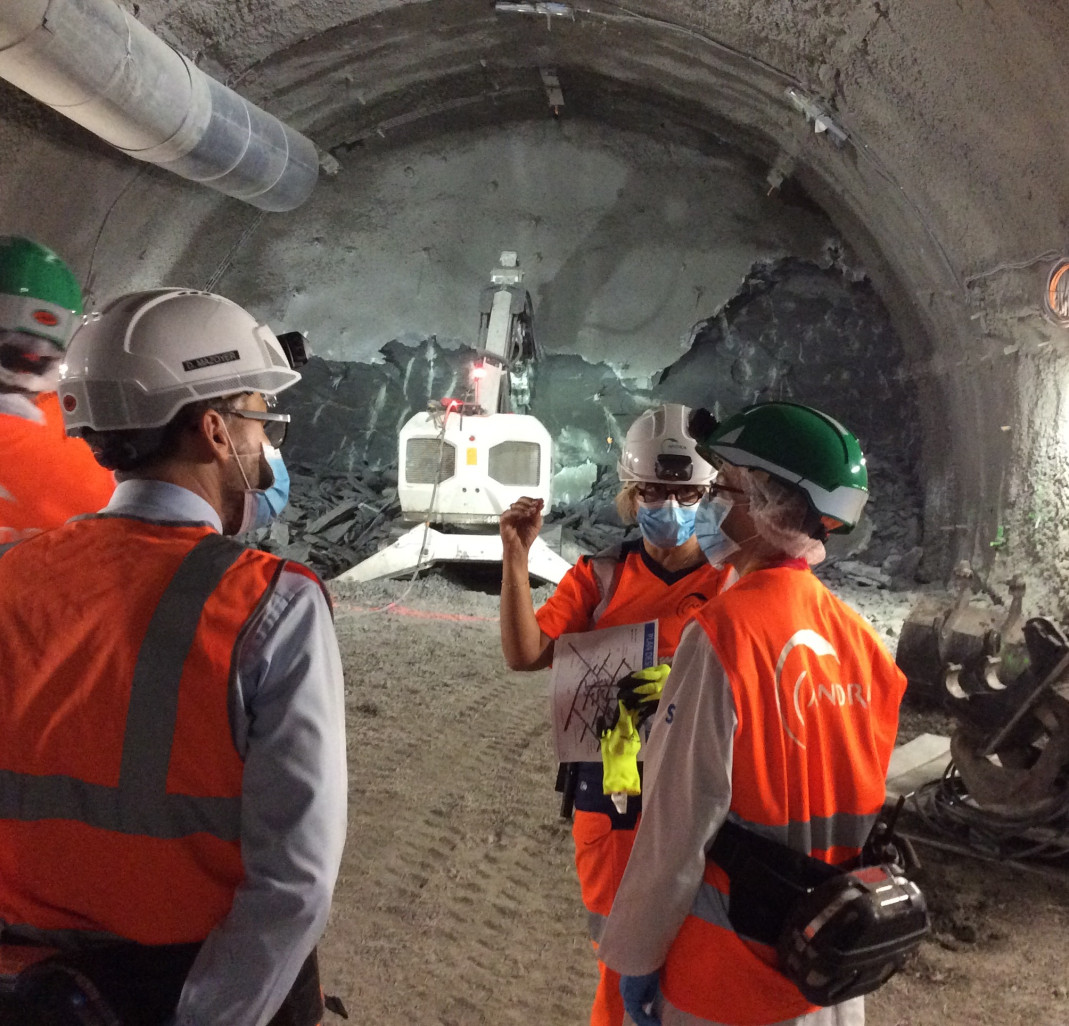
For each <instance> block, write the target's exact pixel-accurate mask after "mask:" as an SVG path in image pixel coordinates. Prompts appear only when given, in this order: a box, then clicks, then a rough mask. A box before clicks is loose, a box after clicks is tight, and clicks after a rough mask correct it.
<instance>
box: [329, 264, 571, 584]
mask: <svg viewBox="0 0 1069 1026" xmlns="http://www.w3.org/2000/svg"><path fill="white" fill-rule="evenodd" d="M490 282H491V284H490V286H489V287H487V288H485V289H483V293H482V300H481V303H480V321H479V345H478V348H477V355H476V358H475V360H474V361H473V363H472V367H471V382H470V394H469V395H467V396H464V397H459V398H447V399H441V400H439V401H438V402H435V403H433V404H432V405H431V406H430V407H429V409H427V410H426V411H424V412H422V413H417V414H416V415H415V416H413V417H412V418H410V419H409V421H408V422H407V423H406V424H405V426H404V427H403V428H402V429H401V434H400V438H399V456H398V464H399V466H398V477H397V494H398V498H399V500H400V502H401V514H402V519H403V520H404V521H405V522H406V523H415V524H416V526H415V527H412V528H411V529H410V530H409V531H407V532H406V533H405V534H403V535H402V536H401V537H400V538H398V539H397V540H396V541H395V542H394V543H393V544H392V545H389V546H387V547H386V548H384V549H381V550H380V551H379V552H376V553H375V555H373V556H370V557H369V558H368V559H365V560H364V561H363V562H362V563H358V564H357V565H356V566H354V567H352V568H351V569H349V570H346V571H345V572H344V573H342V574H339V575H338V577H337V578H335V579H336V580H338V581H370V580H374V579H376V578H379V577H399V576H402V575H404V574H406V573H409V572H413V571H416V570H418V569H419V568H422V567H426V566H430V565H431V564H433V563H438V562H481V563H494V562H498V563H499V562H501V557H502V550H501V537H500V535H499V534H498V531H497V522H498V518H499V517H500V515H501V513H502V512H503V511H504V510H505V509H507V508H508V507H509V506H510V505H511V504H512V503H513V502H515V501H516V499H518V498H520V497H521V496H524V495H527V496H531V497H532V498H540V499H542V500H543V502H544V503H545V509H546V510H547V511H548V510H549V508H550V507H551V505H552V498H553V497H552V493H551V480H552V475H553V442H552V439H551V438H550V435H549V432H548V431H547V430H546V429H545V427H543V425H542V423H541V422H540V421H539V420H537V419H536V418H535V417H532V416H530V415H529V414H527V413H525V412H522V411H524V410H526V408H527V406H528V404H529V401H530V379H529V375H530V369H531V365H532V363H533V362H534V361H535V360H537V359H538V357H539V355H540V350H539V348H538V345H537V343H536V342H535V337H534V328H533V321H534V310H533V306H532V303H531V296H530V294H529V293H528V292H527V290H526V289H525V288H524V287H523V284H522V282H523V272H522V271H521V270H520V267H519V262H518V260H517V259H516V254H515V253H512V252H504V253H502V254H501V262H500V266H499V267H498V268H497V269H496V270H495V271H494V272H493V273H492V274H491V276H490ZM514 410H517V411H519V412H513V411H514ZM570 566H571V564H570V563H569V562H568V561H567V560H566V559H565V558H564V557H563V556H561V555H560V554H559V553H558V552H556V551H555V550H554V549H552V548H551V547H550V546H549V545H548V544H547V543H546V541H545V539H544V538H538V539H537V540H536V541H535V544H534V545H533V546H532V547H531V553H530V559H529V567H530V571H531V573H532V574H533V575H534V576H535V577H539V578H541V579H543V580H546V581H550V582H552V583H554V584H556V583H557V582H558V581H560V579H561V577H563V576H564V574H565V572H566V571H567V570H568V568H569V567H570Z"/></svg>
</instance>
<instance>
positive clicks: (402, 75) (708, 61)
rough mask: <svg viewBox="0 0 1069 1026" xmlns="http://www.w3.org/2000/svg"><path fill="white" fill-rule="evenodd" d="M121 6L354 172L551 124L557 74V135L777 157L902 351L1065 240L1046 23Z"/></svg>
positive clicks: (726, 9) (1058, 68)
mask: <svg viewBox="0 0 1069 1026" xmlns="http://www.w3.org/2000/svg"><path fill="white" fill-rule="evenodd" d="M132 6H133V7H134V8H136V9H137V12H138V16H139V17H140V19H141V20H142V21H143V22H144V23H145V24H147V25H148V26H150V27H152V28H153V29H154V30H155V31H156V32H158V33H159V34H160V35H162V36H163V37H164V38H165V39H168V40H170V41H171V42H173V43H174V44H175V45H176V46H178V47H179V48H180V49H182V50H183V52H185V53H188V54H192V55H194V56H195V58H196V59H197V61H198V63H199V64H200V66H201V67H202V68H204V70H206V71H208V72H209V73H212V74H215V75H216V76H217V77H219V78H220V79H221V80H223V81H225V82H227V83H228V84H231V85H233V86H235V87H236V88H238V89H240V90H241V91H242V92H243V93H245V94H246V95H249V96H250V97H251V98H252V99H254V100H257V101H258V102H261V103H263V104H264V105H265V106H267V107H268V109H270V110H272V112H274V113H276V114H278V115H280V116H282V117H283V118H285V119H287V120H288V121H290V122H291V123H292V124H294V126H295V127H297V128H299V129H301V130H302V131H304V132H306V133H307V134H308V135H309V136H310V137H311V138H313V140H314V141H315V142H316V143H317V144H318V145H319V146H320V147H321V148H322V149H323V150H324V151H328V152H330V153H332V154H333V155H334V156H336V157H337V159H339V160H342V161H344V160H345V159H346V157H347V155H348V154H351V153H352V151H353V149H354V148H358V147H366V146H382V145H386V146H388V145H393V144H397V143H399V142H402V141H406V140H410V139H411V138H413V136H419V135H427V134H432V135H433V134H438V133H443V132H446V131H449V130H452V129H455V128H458V127H469V126H472V125H478V124H487V123H489V124H505V123H507V122H508V121H510V120H513V119H516V118H530V117H539V116H547V112H548V106H549V104H548V97H547V92H546V88H545V85H544V83H543V81H542V77H541V75H540V69H553V70H554V71H555V72H556V74H557V75H558V78H559V81H560V84H561V89H562V92H563V97H564V105H563V108H562V110H561V116H562V117H575V116H587V117H593V118H597V119H600V120H604V121H607V122H611V123H614V124H617V125H620V126H621V127H626V128H628V129H631V130H639V131H643V132H647V133H649V134H650V135H652V136H654V137H659V136H663V137H664V138H665V139H673V138H678V137H680V136H682V137H684V138H686V139H687V140H688V142H690V143H691V144H697V145H703V146H707V147H716V146H724V145H730V146H733V147H736V148H738V149H740V150H742V151H744V152H746V153H748V154H750V155H752V156H753V157H754V159H755V160H758V161H761V162H764V163H766V164H767V165H769V166H771V165H773V164H774V163H776V161H777V160H779V161H781V162H782V163H783V165H784V166H785V167H786V168H787V169H789V170H791V171H792V172H793V174H794V176H795V178H796V179H797V181H798V182H799V183H800V184H801V185H802V186H803V187H804V188H805V189H806V190H807V191H808V192H809V193H810V194H811V195H812V196H813V198H814V199H815V200H816V202H818V203H819V204H820V205H821V206H822V207H824V208H825V210H826V211H827V212H828V214H829V216H831V218H832V220H833V222H835V223H836V224H837V226H838V227H839V228H840V230H842V231H843V233H844V235H845V236H846V237H847V238H848V239H849V240H850V242H851V243H852V244H853V245H854V246H855V248H856V249H857V250H858V252H859V253H860V254H861V255H862V256H863V258H864V259H865V260H866V263H867V265H868V266H869V267H870V270H871V271H872V273H873V275H874V278H875V280H876V282H877V286H878V288H880V290H881V292H882V293H883V294H884V297H885V300H886V301H887V302H888V303H889V305H890V306H891V308H892V313H893V314H894V316H895V317H896V319H898V321H899V323H900V325H901V328H902V330H903V334H904V336H905V337H906V338H907V343H908V344H911V345H918V344H920V340H921V339H924V340H925V341H928V340H929V338H930V337H931V336H934V335H941V336H944V337H945V336H946V334H947V331H946V326H945V324H938V322H939V321H940V320H941V319H944V318H947V317H949V318H951V319H954V318H955V317H956V316H957V315H958V314H960V313H961V312H962V311H961V307H962V305H963V303H985V302H986V303H987V305H988V307H989V309H988V311H987V313H988V316H991V317H993V318H995V319H996V320H997V319H998V318H999V316H1000V310H999V309H998V308H999V307H1001V306H1003V305H1005V306H1009V307H1012V308H1013V309H1012V311H1008V312H1007V316H1009V317H1011V318H1014V319H1018V320H1019V314H1020V308H1021V306H1022V305H1023V304H1025V303H1026V302H1027V300H1028V295H1027V293H1022V292H1021V289H1022V288H1027V286H1028V285H1030V284H1031V279H1030V278H1027V280H1026V281H1024V282H1021V281H1016V280H1014V281H1009V282H1008V281H1007V280H1005V279H1004V278H1003V279H999V280H995V281H992V280H990V278H989V277H988V274H987V272H988V270H989V269H991V268H997V267H999V266H1000V265H1001V264H1004V263H1006V262H1007V258H1008V257H1011V258H1012V262H1019V261H1021V260H1022V259H1028V258H1030V257H1032V256H1034V255H1036V254H1038V253H1040V252H1042V251H1043V250H1044V249H1052V250H1056V249H1059V248H1061V246H1062V241H1061V240H1062V237H1063V236H1064V234H1065V229H1066V227H1067V211H1069V189H1067V187H1066V185H1065V184H1064V178H1065V176H1064V175H1062V174H1061V173H1060V162H1061V161H1062V159H1063V158H1064V157H1065V155H1066V153H1065V149H1066V147H1065V133H1064V130H1063V127H1062V126H1063V125H1064V124H1065V123H1066V115H1069V109H1067V106H1069V104H1067V100H1066V90H1065V88H1064V86H1065V81H1064V72H1063V61H1062V55H1063V54H1064V52H1065V51H1064V46H1063V45H1061V44H1064V43H1065V42H1066V41H1069V40H1067V35H1069V28H1067V19H1065V18H1064V11H1062V12H1061V14H1062V15H1063V16H1062V17H1057V15H1058V13H1059V12H1058V5H1057V4H1053V3H1031V4H1029V3H1016V2H1006V0H1001V2H997V0H993V2H990V3H986V4H985V5H983V8H982V12H981V11H972V10H970V9H969V8H970V6H971V5H962V4H938V5H937V4H932V3H930V2H928V0H912V2H906V3H895V4H891V3H888V2H886V0H877V2H875V3H873V2H871V0H865V2H850V0H834V2H826V0H778V2H768V3H762V4H753V3H749V2H727V3H701V4H696V3H682V2H674V3H673V2H662V3H646V4H643V5H641V6H635V7H634V8H630V7H627V6H624V5H615V4H608V3H585V4H576V5H574V6H572V5H557V6H558V7H559V9H563V10H566V11H569V12H570V15H569V16H567V17H556V16H549V15H546V14H523V13H515V12H503V11H499V10H497V9H495V6H494V4H492V3H489V2H486V0H477V2H476V0H432V2H425V3H408V4H362V5H360V4H355V5H354V4H352V3H349V2H340V0H333V2H331V0H307V2H300V3H297V2H289V0H283V2H280V0H248V2H243V3H226V2H220V0H188V2H184V3H180V4H175V3H173V2H165V0H144V2H142V3H140V4H139V5H137V4H134V5H132ZM529 6H535V5H533V4H532V5H529ZM1025 68H1027V69H1028V72H1027V73H1025V74H1022V70H1023V69H1025ZM787 89H794V90H795V91H796V92H797V93H798V94H800V95H802V96H804V97H806V98H807V100H809V101H811V102H812V103H813V104H815V105H816V107H817V108H820V109H824V110H826V111H827V112H828V115H829V117H830V118H831V120H832V121H833V122H834V124H835V125H836V126H837V127H838V128H839V129H841V130H842V132H843V133H844V134H845V137H846V141H845V143H844V144H843V145H841V146H836V145H835V143H834V142H833V140H832V135H833V134H835V133H834V131H828V132H824V133H822V134H818V133H816V132H815V131H814V125H813V120H812V118H808V119H807V117H806V116H805V114H804V113H802V112H801V111H799V110H798V109H797V108H796V107H795V106H794V105H792V102H791V100H790V99H789V98H788V96H787V92H786V91H787ZM1038 103H1041V104H1042V105H1043V108H1042V110H1041V111H1037V110H1036V106H1037V104H1038ZM565 171H566V169H562V172H565ZM976 275H979V276H980V277H978V278H974V277H973V276H976ZM1007 289H1008V292H1007ZM992 300H994V302H993V303H992ZM990 307H995V308H994V309H991V308H990ZM970 312H971V311H970ZM958 320H959V321H960V317H959V318H958ZM937 324H938V327H937ZM965 327H967V325H966V326H965ZM988 327H991V325H988ZM1036 333H1037V337H1046V336H1045V334H1044V332H1043V330H1042V326H1037V328H1036ZM925 355H930V354H925Z"/></svg>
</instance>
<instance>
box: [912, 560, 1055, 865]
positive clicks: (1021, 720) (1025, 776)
mask: <svg viewBox="0 0 1069 1026" xmlns="http://www.w3.org/2000/svg"><path fill="white" fill-rule="evenodd" d="M955 577H956V586H957V595H956V596H955V597H953V599H952V600H951V602H950V604H949V607H947V606H946V605H945V604H944V606H943V607H940V606H939V604H938V601H937V600H933V599H928V598H926V599H923V600H922V601H921V602H920V603H918V605H917V606H916V607H915V608H914V610H913V611H912V612H911V613H910V615H909V617H908V618H907V619H906V622H905V623H904V624H903V628H902V635H901V638H900V641H899V645H898V653H897V657H896V658H897V662H898V665H899V666H900V667H901V668H902V670H903V672H904V673H905V674H906V676H907V678H908V679H909V685H910V689H911V691H912V692H913V693H914V694H915V695H917V696H918V697H921V698H923V699H926V700H928V701H932V702H938V703H939V704H940V705H941V706H942V708H943V709H944V710H945V711H946V712H947V713H948V714H949V715H950V716H952V717H953V719H954V721H955V726H954V730H953V733H952V735H951V739H950V755H951V761H950V762H949V764H948V765H947V767H946V770H945V772H944V773H943V775H942V777H941V778H940V779H938V780H933V781H932V782H931V783H929V784H926V785H924V786H923V787H921V788H919V789H918V790H917V791H916V792H915V793H914V794H913V796H912V808H913V811H914V812H916V813H917V814H918V815H919V817H920V819H921V821H922V822H923V824H924V825H925V826H926V827H927V828H929V829H930V830H931V831H932V832H933V833H935V834H936V835H937V836H939V837H942V838H943V839H945V840H947V841H950V842H952V843H955V844H957V845H960V846H962V847H964V848H967V849H970V850H972V851H975V852H976V853H977V854H980V855H983V856H985V857H989V858H996V859H1005V858H1014V859H1026V858H1044V859H1054V860H1058V861H1065V862H1066V864H1069V641H1067V640H1066V638H1065V636H1064V635H1063V634H1062V633H1061V631H1060V630H1059V629H1058V627H1057V626H1056V625H1055V624H1053V623H1052V622H1051V621H1050V620H1049V619H1046V618H1044V617H1033V618H1031V619H1028V620H1026V621H1024V623H1023V624H1022V623H1021V620H1022V612H1021V611H1022V606H1023V600H1024V584H1023V583H1022V582H1021V581H1020V580H1019V579H1016V578H1015V579H1014V580H1012V581H1011V582H1010V586H1009V590H1010V595H1011V596H1012V601H1011V602H1010V605H1009V608H1008V610H1006V611H1004V612H1001V613H1000V612H998V611H996V609H995V608H993V607H992V606H987V607H980V606H977V605H972V604H970V600H971V599H972V597H973V595H974V594H977V593H979V592H981V591H987V593H988V595H989V596H991V593H990V591H989V590H987V589H985V588H983V587H982V586H981V585H980V583H979V581H978V578H977V577H976V575H975V574H974V573H973V572H972V570H971V568H970V567H969V566H968V565H967V564H962V565H960V566H959V567H958V568H957V570H956V571H955ZM993 597H995V598H999V596H993Z"/></svg>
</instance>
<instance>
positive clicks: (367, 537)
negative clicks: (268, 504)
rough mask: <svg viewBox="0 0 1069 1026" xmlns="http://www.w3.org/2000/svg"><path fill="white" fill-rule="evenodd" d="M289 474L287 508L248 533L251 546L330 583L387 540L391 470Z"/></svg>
mask: <svg viewBox="0 0 1069 1026" xmlns="http://www.w3.org/2000/svg"><path fill="white" fill-rule="evenodd" d="M289 472H290V501H289V505H288V506H287V507H286V508H285V509H284V510H283V511H282V516H281V517H280V518H279V519H278V520H277V521H275V523H273V524H272V525H271V526H270V527H265V528H261V529H260V530H258V531H254V532H252V533H251V534H250V535H249V539H248V540H249V542H250V544H252V545H255V546H257V547H258V548H261V549H266V550H267V551H268V552H274V553H275V554H276V555H279V556H282V557H283V558H285V559H294V560H297V561H298V562H300V563H305V564H307V565H308V566H310V567H312V569H313V570H315V571H316V572H317V573H318V574H319V575H320V576H321V577H323V578H324V579H329V578H331V577H334V576H336V575H337V574H339V573H341V572H342V571H344V570H347V569H348V568H349V567H351V566H354V565H355V564H357V563H359V562H360V561H361V560H362V559H365V558H366V557H367V556H370V555H371V554H372V553H373V552H376V551H378V549H379V548H381V547H382V546H383V545H384V544H387V543H388V542H389V540H390V530H391V525H392V524H393V523H394V522H395V521H396V520H397V518H398V517H399V516H400V513H401V507H400V504H399V503H398V501H397V474H396V472H393V473H390V472H387V471H374V470H368V469H366V468H365V469H364V470H363V471H362V472H360V473H340V472H331V471H326V472H324V471H322V470H316V469H314V468H312V467H309V466H307V465H306V464H304V463H295V464H294V465H293V466H292V467H290V468H289Z"/></svg>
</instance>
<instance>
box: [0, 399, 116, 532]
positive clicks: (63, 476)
mask: <svg viewBox="0 0 1069 1026" xmlns="http://www.w3.org/2000/svg"><path fill="white" fill-rule="evenodd" d="M56 409H58V406H57V407H56ZM47 416H48V415H47V413H46V417H47ZM0 451H2V452H3V453H4V460H3V465H2V467H0V542H3V541H16V540H18V539H19V538H21V537H24V536H25V535H27V534H32V533H35V532H37V531H46V530H48V529H50V528H52V527H58V526H59V525H60V524H63V523H65V522H66V521H68V520H69V519H70V518H71V517H73V516H77V515H79V514H81V513H95V512H96V511H97V510H99V509H101V508H102V507H103V506H106V505H107V503H108V499H110V498H111V493H112V492H113V491H115V478H114V476H113V475H112V473H111V471H108V470H105V469H104V468H103V467H102V466H101V465H100V464H99V463H97V461H96V460H95V459H94V458H93V453H92V452H91V450H90V449H89V446H88V445H86V444H85V442H83V441H82V440H81V439H80V438H68V437H67V436H66V435H63V434H62V433H60V431H58V430H57V428H56V425H55V423H54V422H50V421H46V423H45V424H35V423H33V422H32V421H28V420H23V419H22V418H20V417H10V416H2V417H0Z"/></svg>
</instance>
